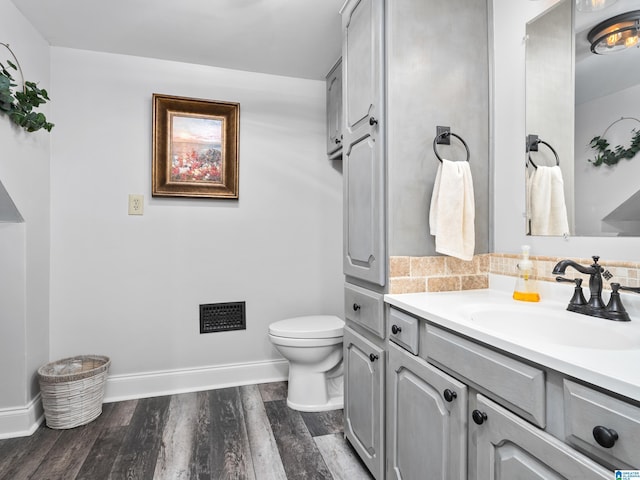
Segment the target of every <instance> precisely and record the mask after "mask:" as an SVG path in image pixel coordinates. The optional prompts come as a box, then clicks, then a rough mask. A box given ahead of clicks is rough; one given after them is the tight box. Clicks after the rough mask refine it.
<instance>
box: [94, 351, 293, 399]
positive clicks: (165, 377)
mask: <svg viewBox="0 0 640 480" xmlns="http://www.w3.org/2000/svg"><path fill="white" fill-rule="evenodd" d="M288 371H289V364H288V362H287V361H286V360H284V359H282V360H269V361H266V362H254V363H238V364H232V365H218V366H215V367H198V368H185V369H179V370H163V371H156V372H145V373H134V374H127V375H112V376H109V378H108V379H107V385H106V390H105V398H104V401H105V403H108V402H119V401H122V400H130V399H134V398H146V397H156V396H161V395H173V394H176V393H185V392H198V391H202V390H212V389H215V388H224V387H235V386H239V385H251V384H254V383H266V382H278V381H282V380H286V379H287V376H288Z"/></svg>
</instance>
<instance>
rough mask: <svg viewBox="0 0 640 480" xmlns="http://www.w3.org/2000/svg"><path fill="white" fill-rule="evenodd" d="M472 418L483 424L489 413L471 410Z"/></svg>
mask: <svg viewBox="0 0 640 480" xmlns="http://www.w3.org/2000/svg"><path fill="white" fill-rule="evenodd" d="M471 418H473V421H474V422H476V423H477V424H478V425H482V424H483V423H484V422H485V420H486V419H487V414H486V413H484V412H481V411H480V410H474V411H473V412H471Z"/></svg>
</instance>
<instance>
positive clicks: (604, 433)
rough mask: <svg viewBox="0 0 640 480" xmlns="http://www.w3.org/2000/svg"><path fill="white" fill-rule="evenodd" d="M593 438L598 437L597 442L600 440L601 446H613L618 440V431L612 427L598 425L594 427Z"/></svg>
mask: <svg viewBox="0 0 640 480" xmlns="http://www.w3.org/2000/svg"><path fill="white" fill-rule="evenodd" d="M593 438H595V439H596V442H598V445H600V446H601V447H604V448H611V447H613V446H614V445H615V444H616V440H618V432H616V431H615V430H614V429H612V428H607V427H603V426H602V425H598V426H597V427H594V428H593Z"/></svg>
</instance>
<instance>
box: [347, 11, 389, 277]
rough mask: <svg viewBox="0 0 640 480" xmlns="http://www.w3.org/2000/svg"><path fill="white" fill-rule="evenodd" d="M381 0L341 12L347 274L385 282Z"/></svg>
mask: <svg viewBox="0 0 640 480" xmlns="http://www.w3.org/2000/svg"><path fill="white" fill-rule="evenodd" d="M383 4H384V2H383V0H352V1H350V2H348V3H347V5H346V6H345V8H344V10H343V11H342V26H343V44H342V65H343V68H342V72H343V73H342V74H343V83H342V94H343V116H344V120H343V127H344V128H343V132H342V133H343V136H344V138H343V141H342V145H343V147H342V159H343V162H344V166H343V176H344V273H345V275H347V276H352V277H355V278H360V279H362V280H366V281H369V282H371V283H375V284H378V285H381V286H384V285H385V279H386V258H385V235H384V229H385V216H384V215H385V213H384V212H385V210H384V111H383V107H384V102H383V98H384V96H383V83H384V82H383V70H382V65H383V56H382V55H383V43H382V42H383Z"/></svg>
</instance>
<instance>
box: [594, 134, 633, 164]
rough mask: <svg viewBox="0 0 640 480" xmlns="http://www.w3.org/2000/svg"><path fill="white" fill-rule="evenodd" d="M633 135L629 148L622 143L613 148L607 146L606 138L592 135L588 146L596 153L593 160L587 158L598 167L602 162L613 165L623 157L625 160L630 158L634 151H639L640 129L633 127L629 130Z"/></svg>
mask: <svg viewBox="0 0 640 480" xmlns="http://www.w3.org/2000/svg"><path fill="white" fill-rule="evenodd" d="M631 132H632V133H633V136H632V137H631V145H629V148H624V147H623V146H622V145H618V146H617V147H615V148H614V149H613V150H611V149H610V148H609V142H608V141H607V139H606V138H603V137H600V136H597V137H593V139H592V140H591V142H590V143H589V146H590V147H591V148H593V149H594V150H595V151H596V152H597V154H596V156H595V158H594V159H593V160H589V162H591V163H592V164H593V166H594V167H599V166H600V165H602V164H603V163H604V164H605V165H609V166H611V165H615V164H616V163H618V162H619V161H620V160H622V159H623V158H626V159H627V160H630V159H632V158H633V157H634V156H635V155H636V153H638V152H640V130H636V129H635V128H634V129H633V130H631Z"/></svg>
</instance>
